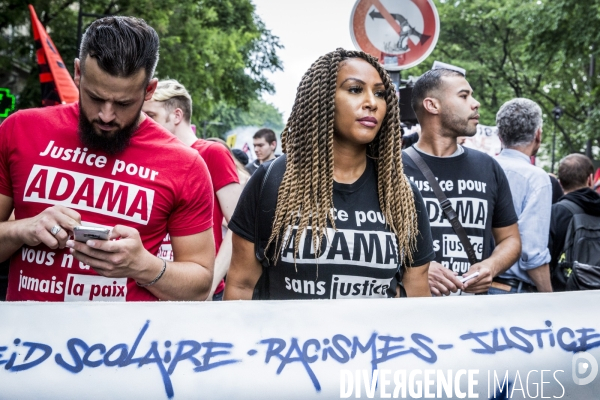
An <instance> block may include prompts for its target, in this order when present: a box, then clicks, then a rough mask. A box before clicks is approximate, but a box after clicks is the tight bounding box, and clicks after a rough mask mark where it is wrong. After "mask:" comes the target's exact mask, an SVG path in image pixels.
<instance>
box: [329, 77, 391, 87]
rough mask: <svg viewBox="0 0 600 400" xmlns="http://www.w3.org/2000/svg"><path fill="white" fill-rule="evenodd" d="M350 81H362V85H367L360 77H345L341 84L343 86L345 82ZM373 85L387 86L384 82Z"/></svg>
mask: <svg viewBox="0 0 600 400" xmlns="http://www.w3.org/2000/svg"><path fill="white" fill-rule="evenodd" d="M348 81H355V82H358V83H360V84H361V85H366V83H365V82H364V81H362V80H360V79H358V78H346V79H344V81H343V82H342V83H340V86H342V85H343V84H344V83H346V82H348ZM373 86H385V85H384V84H383V82H378V83H376V84H375V85H373Z"/></svg>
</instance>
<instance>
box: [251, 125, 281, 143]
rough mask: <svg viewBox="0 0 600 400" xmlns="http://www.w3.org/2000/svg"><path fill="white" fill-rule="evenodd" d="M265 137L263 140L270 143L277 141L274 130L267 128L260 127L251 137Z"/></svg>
mask: <svg viewBox="0 0 600 400" xmlns="http://www.w3.org/2000/svg"><path fill="white" fill-rule="evenodd" d="M261 138H262V139H265V142H267V143H269V144H271V143H273V142H277V136H275V132H273V131H272V130H271V129H268V128H262V129H259V130H257V131H256V133H255V134H254V136H252V139H261Z"/></svg>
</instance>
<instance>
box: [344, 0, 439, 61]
mask: <svg viewBox="0 0 600 400" xmlns="http://www.w3.org/2000/svg"><path fill="white" fill-rule="evenodd" d="M405 1H408V0H405ZM410 1H411V2H412V3H414V4H415V5H416V6H417V7H418V9H419V11H420V12H421V15H422V16H423V25H424V28H423V35H428V36H430V37H431V38H432V40H430V41H428V42H427V43H425V44H421V43H417V44H415V43H413V42H412V41H411V40H409V41H408V47H409V51H407V52H406V53H403V54H401V55H399V66H398V69H406V68H410V67H413V66H415V65H417V64H418V63H420V62H421V61H423V60H424V59H425V58H426V57H427V56H428V55H429V54H430V53H431V52H432V51H433V49H434V47H435V44H436V43H437V37H438V34H439V18H438V15H437V12H436V10H435V9H434V8H433V7H435V6H433V4H432V3H431V1H430V0H410ZM378 5H379V6H381V2H380V1H379V0H359V1H358V2H357V4H356V5H355V6H354V10H353V13H352V18H351V32H352V36H353V39H354V43H355V44H356V45H357V47H358V48H360V49H361V50H362V51H364V52H365V53H369V54H371V55H372V56H374V57H377V58H380V60H379V62H382V61H383V60H381V55H382V53H383V51H382V50H380V49H378V48H377V47H375V45H374V44H373V43H372V42H371V40H370V39H369V37H368V36H367V32H366V30H365V20H366V18H367V16H368V12H369V9H370V8H371V6H375V7H376V8H379V7H378ZM379 11H381V10H379Z"/></svg>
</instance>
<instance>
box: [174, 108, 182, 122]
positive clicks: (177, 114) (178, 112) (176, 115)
mask: <svg viewBox="0 0 600 400" xmlns="http://www.w3.org/2000/svg"><path fill="white" fill-rule="evenodd" d="M173 116H174V119H173V123H174V124H175V125H179V124H180V123H181V121H183V110H182V109H181V108H176V109H175V110H173Z"/></svg>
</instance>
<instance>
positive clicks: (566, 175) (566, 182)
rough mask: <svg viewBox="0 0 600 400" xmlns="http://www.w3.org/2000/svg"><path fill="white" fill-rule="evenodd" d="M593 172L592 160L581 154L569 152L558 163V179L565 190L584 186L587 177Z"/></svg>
mask: <svg viewBox="0 0 600 400" xmlns="http://www.w3.org/2000/svg"><path fill="white" fill-rule="evenodd" d="M593 173H594V164H593V163H592V160H590V159H589V158H587V157H586V156H584V155H583V154H569V155H568V156H566V157H565V158H563V159H562V160H560V164H559V165H558V179H559V180H560V184H561V186H562V187H563V189H564V190H565V191H573V190H577V189H581V188H582V187H585V186H586V184H587V179H588V177H589V176H590V175H591V174H593Z"/></svg>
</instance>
